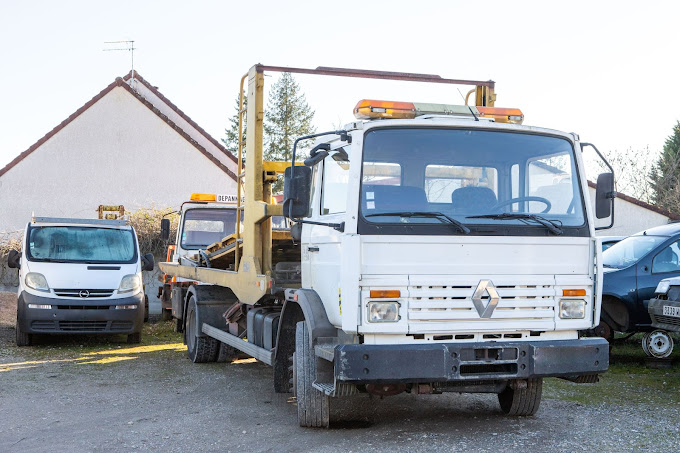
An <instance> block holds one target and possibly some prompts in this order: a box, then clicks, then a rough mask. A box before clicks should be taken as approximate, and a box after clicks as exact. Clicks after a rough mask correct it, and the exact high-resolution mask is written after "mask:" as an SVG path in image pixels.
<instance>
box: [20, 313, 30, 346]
mask: <svg viewBox="0 0 680 453" xmlns="http://www.w3.org/2000/svg"><path fill="white" fill-rule="evenodd" d="M16 331H17V332H16V333H17V346H30V345H32V344H33V335H32V334H30V333H26V332H24V331H23V330H21V325H20V324H19V319H17V324H16Z"/></svg>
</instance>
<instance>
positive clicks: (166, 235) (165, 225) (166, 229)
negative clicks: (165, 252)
mask: <svg viewBox="0 0 680 453" xmlns="http://www.w3.org/2000/svg"><path fill="white" fill-rule="evenodd" d="M161 239H163V240H164V241H167V240H168V239H170V219H161Z"/></svg>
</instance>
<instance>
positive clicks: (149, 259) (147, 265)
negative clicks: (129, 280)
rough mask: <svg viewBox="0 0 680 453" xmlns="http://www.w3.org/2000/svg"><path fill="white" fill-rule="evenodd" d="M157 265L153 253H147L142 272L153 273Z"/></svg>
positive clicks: (143, 258)
mask: <svg viewBox="0 0 680 453" xmlns="http://www.w3.org/2000/svg"><path fill="white" fill-rule="evenodd" d="M154 265H155V262H154V259H153V255H152V254H151V253H147V254H146V255H144V256H143V257H142V270H143V271H152V270H153V267H154Z"/></svg>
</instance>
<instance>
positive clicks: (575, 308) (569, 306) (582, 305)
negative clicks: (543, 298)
mask: <svg viewBox="0 0 680 453" xmlns="http://www.w3.org/2000/svg"><path fill="white" fill-rule="evenodd" d="M585 317H586V301H584V300H569V299H563V300H561V301H560V318H562V319H583V318H585Z"/></svg>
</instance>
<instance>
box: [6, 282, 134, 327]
mask: <svg viewBox="0 0 680 453" xmlns="http://www.w3.org/2000/svg"><path fill="white" fill-rule="evenodd" d="M28 304H36V305H51V306H52V308H49V309H41V308H28ZM116 305H137V308H136V309H124V310H116V309H115V308H114V307H115V306H116ZM17 323H18V324H19V325H20V326H21V330H23V331H24V332H26V333H37V334H41V333H43V334H81V333H87V334H90V333H103V334H111V333H122V334H130V333H136V332H140V331H141V330H142V326H143V323H144V292H140V293H139V294H137V295H135V296H130V297H124V298H122V299H96V300H87V301H85V300H79V299H67V298H54V297H43V296H35V295H33V294H29V293H27V292H25V291H22V292H21V294H20V295H19V299H18V306H17Z"/></svg>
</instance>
